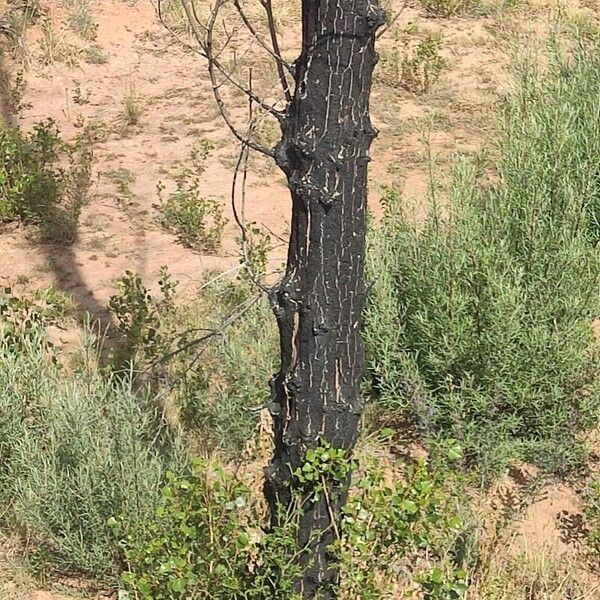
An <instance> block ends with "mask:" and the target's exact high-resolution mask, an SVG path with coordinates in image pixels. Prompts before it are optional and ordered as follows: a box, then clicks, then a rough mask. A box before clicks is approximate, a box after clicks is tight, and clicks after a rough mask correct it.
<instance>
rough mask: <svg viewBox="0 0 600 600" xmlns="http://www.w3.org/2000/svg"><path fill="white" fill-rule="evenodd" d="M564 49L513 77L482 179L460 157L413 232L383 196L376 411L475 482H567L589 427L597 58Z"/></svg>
mask: <svg viewBox="0 0 600 600" xmlns="http://www.w3.org/2000/svg"><path fill="white" fill-rule="evenodd" d="M572 46H573V48H572V49H571V50H570V53H567V52H561V51H559V50H558V49H557V48H556V47H555V46H553V47H552V48H553V50H551V51H550V52H549V55H548V58H549V61H548V63H549V64H548V67H547V70H546V71H545V72H541V71H539V70H537V69H536V68H534V67H533V66H532V65H531V64H524V65H523V66H522V68H521V70H520V71H519V73H518V79H517V86H516V89H515V90H514V91H513V92H512V94H511V95H510V96H509V98H508V100H507V103H506V109H505V119H504V125H503V128H502V132H501V135H500V141H499V146H498V155H499V158H498V161H497V165H496V169H497V173H496V174H495V176H494V178H493V179H492V180H491V181H489V182H485V181H484V180H483V179H482V177H481V173H480V172H478V170H477V169H476V168H475V166H473V165H472V164H470V163H469V161H467V160H465V159H459V160H458V161H457V162H456V164H455V166H454V172H453V179H452V182H451V183H450V185H449V189H448V202H447V203H446V204H444V203H443V202H441V201H440V199H439V197H438V196H437V195H436V193H435V192H434V193H433V194H432V196H431V197H430V201H431V204H432V205H431V209H430V212H429V216H428V217H427V218H426V219H425V221H424V222H423V223H414V222H412V221H411V219H410V218H409V216H407V214H406V213H405V210H404V208H403V206H402V204H401V201H400V197H399V194H398V192H397V190H395V189H389V190H388V191H387V194H386V196H385V199H384V207H385V216H384V219H383V222H382V224H381V227H379V228H378V229H377V230H376V231H375V232H374V233H373V235H372V236H371V253H370V261H369V278H370V280H371V285H372V291H371V295H370V299H369V303H368V308H367V311H366V341H367V345H368V353H369V364H370V372H371V375H372V379H373V385H374V388H375V390H376V392H377V394H378V395H379V399H378V401H379V402H381V403H382V404H383V405H384V406H385V407H387V408H388V409H397V410H400V411H403V412H405V413H406V414H407V415H408V416H409V418H410V419H412V420H413V422H414V424H415V425H416V426H417V428H418V429H419V430H420V431H421V433H422V434H423V436H424V437H426V438H427V437H432V436H433V437H435V436H442V437H443V436H452V437H456V438H457V439H459V440H460V442H461V444H462V445H463V447H464V448H465V450H466V455H467V459H468V460H469V461H477V462H479V464H480V466H482V467H483V468H484V469H486V468H492V469H495V468H500V467H502V466H503V465H505V464H506V463H507V462H508V461H510V460H512V459H516V458H524V459H526V460H531V461H533V462H535V463H537V464H540V465H542V466H544V467H547V468H549V469H551V470H555V471H561V470H564V469H568V468H570V467H571V466H573V464H574V463H576V462H577V461H578V460H579V458H580V455H581V452H580V451H581V447H580V445H579V444H578V443H577V433H578V431H580V430H581V429H582V428H585V427H587V426H589V425H590V424H591V423H593V422H594V419H595V416H596V415H597V410H598V399H599V396H598V385H597V384H598V377H597V372H598V366H599V363H598V351H597V348H596V344H595V338H594V335H593V333H592V328H591V322H592V320H593V319H594V318H596V317H597V316H598V289H599V288H598V284H599V283H600V262H599V255H598V248H597V243H598V239H599V238H598V236H599V231H600V229H599V227H598V215H600V187H599V186H598V174H599V170H598V165H599V164H600V119H599V118H598V117H599V113H598V97H599V95H600V46H599V45H598V42H589V43H584V42H581V41H579V40H576V41H575V42H574V43H573V44H572Z"/></svg>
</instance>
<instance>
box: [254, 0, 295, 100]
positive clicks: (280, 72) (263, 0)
mask: <svg viewBox="0 0 600 600" xmlns="http://www.w3.org/2000/svg"><path fill="white" fill-rule="evenodd" d="M260 2H261V4H262V5H263V6H264V9H265V12H266V13H267V21H268V23H269V33H270V34H271V43H272V44H273V52H274V53H275V55H276V56H279V57H281V50H280V48H279V41H278V40H277V29H276V28H275V19H274V17H273V6H272V4H271V0H260ZM276 63H277V74H278V75H279V80H280V81H281V87H282V88H283V93H284V94H285V99H286V102H291V101H292V93H291V91H290V87H289V85H288V82H287V79H286V77H285V73H284V71H283V64H282V63H281V60H277V61H276Z"/></svg>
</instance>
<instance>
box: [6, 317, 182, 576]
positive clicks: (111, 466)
mask: <svg viewBox="0 0 600 600" xmlns="http://www.w3.org/2000/svg"><path fill="white" fill-rule="evenodd" d="M92 354H93V353H92ZM151 406H152V405H151V404H149V403H148V402H144V401H143V399H141V398H139V397H136V395H135V394H134V393H133V391H132V389H131V386H130V384H129V383H128V382H127V381H125V380H124V379H120V380H118V381H117V380H115V379H112V378H108V379H106V378H105V377H104V376H103V375H102V374H101V372H100V370H99V369H97V368H96V367H95V366H94V364H93V363H90V362H84V363H82V366H81V368H80V369H79V371H78V372H76V373H74V374H72V373H69V371H68V370H67V368H66V367H64V366H62V365H61V364H60V363H59V362H58V361H56V360H55V356H54V354H53V353H52V351H51V350H49V349H48V347H47V345H46V344H45V336H44V332H43V330H42V328H41V327H40V326H39V325H37V324H33V325H31V326H29V327H28V328H27V330H26V334H23V335H22V336H21V339H20V343H19V345H18V346H15V344H14V335H11V336H8V337H7V336H6V335H5V333H4V330H3V329H2V328H0V503H1V504H2V507H3V510H2V513H1V514H0V524H1V526H2V528H3V530H4V531H5V532H6V531H10V532H12V533H13V534H15V535H22V536H23V537H24V538H25V539H27V542H28V547H29V548H31V549H32V550H35V554H34V556H33V561H34V565H35V564H36V560H37V563H39V564H38V566H39V568H40V569H42V571H43V572H44V573H45V572H48V570H50V566H49V563H51V565H52V568H59V569H61V570H69V571H70V570H76V571H79V572H83V573H86V574H88V575H91V576H93V577H97V578H102V579H111V578H114V577H116V576H117V575H118V572H119V565H118V564H117V563H116V562H115V559H116V556H115V548H116V542H117V538H115V536H114V533H113V531H112V529H111V528H110V527H109V525H108V520H109V519H110V518H111V517H115V518H117V519H119V520H121V521H123V522H127V523H131V524H132V525H133V524H134V523H137V522H143V521H145V520H146V519H148V518H149V516H150V515H151V514H152V513H153V511H154V508H155V505H156V502H157V498H158V492H159V489H160V485H161V482H162V480H163V474H164V472H165V470H166V469H167V468H168V467H169V466H170V468H178V467H177V465H178V464H180V462H181V460H182V459H181V453H180V451H178V450H176V444H175V440H174V439H173V438H172V437H171V436H170V435H169V434H168V432H165V431H164V430H162V431H161V433H160V434H159V432H158V431H157V430H156V428H155V423H156V422H157V415H156V414H155V411H154V409H153V408H151ZM42 559H43V561H42ZM42 562H43V565H42V564H41V563H42Z"/></svg>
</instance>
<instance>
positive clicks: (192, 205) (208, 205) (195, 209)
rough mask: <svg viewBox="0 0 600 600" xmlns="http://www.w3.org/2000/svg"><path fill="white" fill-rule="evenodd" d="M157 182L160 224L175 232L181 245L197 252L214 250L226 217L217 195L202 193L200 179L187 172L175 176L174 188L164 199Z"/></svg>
mask: <svg viewBox="0 0 600 600" xmlns="http://www.w3.org/2000/svg"><path fill="white" fill-rule="evenodd" d="M163 190H164V188H163V186H162V185H159V187H158V195H159V201H160V206H159V210H160V223H161V224H162V226H163V227H164V228H165V229H167V230H169V231H172V232H173V233H175V234H176V235H177V236H178V238H179V240H180V241H181V243H182V244H184V245H185V246H188V247H190V248H193V249H195V250H198V251H201V252H214V251H215V250H217V249H218V248H219V246H220V244H221V236H222V235H223V228H224V227H225V224H226V223H227V219H226V218H225V217H224V216H223V209H222V208H221V204H220V202H219V200H218V199H217V198H213V197H212V196H202V195H201V193H200V180H199V178H198V177H196V176H193V175H190V174H189V173H188V172H187V171H186V172H184V173H183V174H182V175H180V176H179V177H178V178H177V187H176V189H175V191H174V192H172V193H171V194H169V195H168V196H167V197H166V198H164V197H163Z"/></svg>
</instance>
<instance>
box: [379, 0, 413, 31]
mask: <svg viewBox="0 0 600 600" xmlns="http://www.w3.org/2000/svg"><path fill="white" fill-rule="evenodd" d="M408 2H409V0H404V2H403V3H402V6H401V7H400V8H399V9H398V11H397V12H396V14H395V15H394V16H393V17H392V18H391V19H390V20H389V21H388V22H387V23H386V24H385V25H384V26H383V27H382V28H381V29H380V30H379V31H378V32H377V35H376V36H375V39H376V40H378V39H379V38H380V37H381V36H382V35H383V34H384V33H386V32H387V31H389V30H390V28H391V27H392V26H393V25H394V24H395V23H396V21H397V20H398V19H399V18H400V15H401V14H402V13H403V12H404V11H405V10H406V8H407V7H408Z"/></svg>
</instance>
